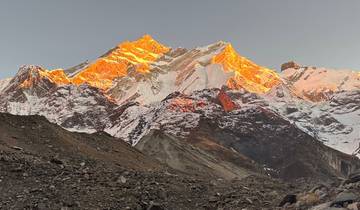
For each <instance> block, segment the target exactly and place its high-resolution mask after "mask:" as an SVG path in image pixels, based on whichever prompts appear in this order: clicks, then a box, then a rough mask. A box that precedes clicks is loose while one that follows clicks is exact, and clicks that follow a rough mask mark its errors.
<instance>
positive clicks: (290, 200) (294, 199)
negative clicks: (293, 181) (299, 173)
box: [279, 194, 297, 207]
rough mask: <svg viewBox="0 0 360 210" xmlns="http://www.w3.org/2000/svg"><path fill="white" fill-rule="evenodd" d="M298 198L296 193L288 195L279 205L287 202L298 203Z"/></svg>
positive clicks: (281, 205)
mask: <svg viewBox="0 0 360 210" xmlns="http://www.w3.org/2000/svg"><path fill="white" fill-rule="evenodd" d="M296 201H297V199H296V195H292V194H290V195H286V196H285V197H284V198H283V199H282V201H281V202H280V204H279V207H283V206H285V204H293V203H296Z"/></svg>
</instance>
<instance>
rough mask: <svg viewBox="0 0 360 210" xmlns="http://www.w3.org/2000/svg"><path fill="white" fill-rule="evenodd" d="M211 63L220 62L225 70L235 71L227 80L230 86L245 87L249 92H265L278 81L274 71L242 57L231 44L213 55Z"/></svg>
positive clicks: (235, 87)
mask: <svg viewBox="0 0 360 210" xmlns="http://www.w3.org/2000/svg"><path fill="white" fill-rule="evenodd" d="M212 63H215V64H221V65H222V66H223V68H224V70H225V71H233V72H235V76H234V77H233V78H231V79H229V80H228V86H229V87H230V88H234V89H239V88H245V89H246V90H248V91H250V92H255V93H265V92H267V91H269V90H270V89H271V88H272V87H273V86H275V85H277V84H279V82H280V77H279V76H278V74H277V73H276V72H275V71H273V70H270V69H268V68H265V67H261V66H259V65H257V64H255V63H254V62H252V61H250V60H249V59H247V58H245V57H242V56H241V55H239V54H238V53H237V52H236V51H235V50H234V48H233V47H232V45H231V44H227V45H226V46H225V48H224V49H223V50H222V51H221V52H220V53H219V54H217V55H216V56H214V57H213V58H212Z"/></svg>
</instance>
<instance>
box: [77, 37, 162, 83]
mask: <svg viewBox="0 0 360 210" xmlns="http://www.w3.org/2000/svg"><path fill="white" fill-rule="evenodd" d="M168 51H169V48H167V47H165V46H164V45H162V44H160V43H158V42H156V41H155V40H154V39H153V38H152V37H151V36H149V35H145V36H143V37H142V38H140V39H138V40H136V41H133V42H129V41H127V42H123V43H121V44H119V45H118V46H117V47H116V48H114V49H112V50H111V51H109V52H108V53H106V54H105V55H103V56H102V57H101V58H99V59H98V60H96V61H95V62H94V63H91V64H89V65H88V67H86V68H85V69H83V70H82V71H81V72H79V73H78V74H76V75H74V77H73V78H72V81H73V83H74V84H83V83H85V82H86V83H89V84H90V85H92V86H94V87H98V88H100V89H108V88H110V87H111V86H112V85H113V81H114V79H116V78H119V77H122V76H125V75H127V74H128V69H129V68H130V67H131V66H134V68H135V69H136V71H137V72H140V73H147V72H149V71H150V67H149V63H151V62H154V61H155V60H157V59H158V58H159V57H160V56H162V55H163V54H164V53H166V52H168Z"/></svg>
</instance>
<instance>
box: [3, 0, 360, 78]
mask: <svg viewBox="0 0 360 210" xmlns="http://www.w3.org/2000/svg"><path fill="white" fill-rule="evenodd" d="M359 11H360V1H358V0H347V1H339V0H316V1H314V0H298V1H295V0H294V1H292V0H271V1H270V0H226V1H218V0H196V1H195V0H181V1H180V0H177V1H173V0H151V1H149V0H143V1H137V0H129V1H125V0H104V1H100V0H61V1H58V0H0V78H3V77H9V76H12V75H14V74H15V73H16V71H17V69H18V67H19V66H20V65H22V64H38V65H42V66H44V67H46V68H58V67H62V68H67V67H70V66H73V65H76V64H78V63H80V62H82V61H85V60H87V59H90V60H91V59H94V58H96V57H97V56H99V55H101V54H102V53H104V52H106V51H107V50H108V49H110V48H112V47H113V46H115V45H116V44H118V43H119V42H121V41H123V40H127V39H130V40H131V39H136V38H138V37H140V36H142V35H143V34H145V33H148V34H151V35H152V36H153V37H154V38H155V39H157V40H159V41H160V42H162V43H164V44H166V45H168V46H171V47H178V46H182V47H187V48H191V47H196V46H201V45H207V44H209V43H212V42H215V41H218V40H225V41H229V42H231V43H233V45H234V47H235V48H236V49H237V50H238V52H239V53H241V54H242V55H244V56H246V57H248V58H250V59H252V60H253V61H255V62H257V63H258V64H260V65H264V66H268V67H271V68H276V69H279V66H280V65H281V63H283V62H286V61H288V60H296V61H298V62H299V63H302V64H304V65H315V66H325V67H334V68H351V69H354V70H356V69H360V42H359V39H360V24H359V23H360V12H359Z"/></svg>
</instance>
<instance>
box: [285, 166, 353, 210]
mask: <svg viewBox="0 0 360 210" xmlns="http://www.w3.org/2000/svg"><path fill="white" fill-rule="evenodd" d="M359 176H360V171H357V172H354V173H352V174H351V175H349V178H348V179H346V180H344V181H343V182H342V183H341V184H340V185H337V186H336V185H325V184H322V185H319V186H317V187H314V188H313V189H311V190H308V191H304V192H301V193H298V194H296V200H297V201H296V202H295V203H294V202H286V203H285V204H284V203H280V205H282V206H284V207H283V208H284V209H297V210H298V209H311V210H341V209H345V210H346V209H348V210H360V196H359V195H360V180H358V179H357V178H354V177H359ZM285 198H287V196H285ZM285 198H284V200H286V199H285Z"/></svg>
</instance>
